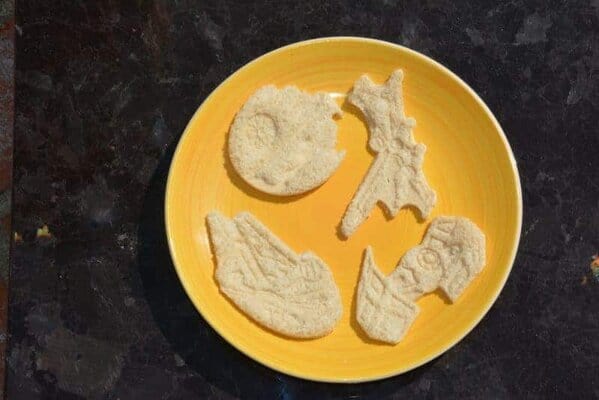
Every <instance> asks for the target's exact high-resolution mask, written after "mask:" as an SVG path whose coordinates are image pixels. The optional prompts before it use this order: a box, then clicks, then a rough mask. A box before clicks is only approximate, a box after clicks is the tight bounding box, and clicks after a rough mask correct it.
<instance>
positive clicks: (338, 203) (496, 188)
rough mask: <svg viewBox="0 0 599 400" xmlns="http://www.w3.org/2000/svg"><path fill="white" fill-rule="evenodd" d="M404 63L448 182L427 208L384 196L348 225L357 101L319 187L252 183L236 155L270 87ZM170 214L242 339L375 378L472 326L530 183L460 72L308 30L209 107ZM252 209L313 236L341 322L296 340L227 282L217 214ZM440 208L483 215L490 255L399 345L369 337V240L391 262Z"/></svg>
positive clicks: (431, 151)
mask: <svg viewBox="0 0 599 400" xmlns="http://www.w3.org/2000/svg"><path fill="white" fill-rule="evenodd" d="M397 68H402V69H403V70H404V72H405V79H404V96H405V103H406V105H405V107H406V114H407V115H408V116H411V117H414V118H415V119H416V121H417V126H416V128H415V130H414V136H415V138H416V140H417V141H418V142H422V143H424V144H426V146H427V149H428V150H427V152H426V154H425V158H424V172H425V175H426V177H427V179H428V181H429V183H430V185H431V187H432V188H433V189H434V190H436V192H437V205H436V206H435V208H434V209H433V212H432V215H431V216H430V218H429V219H427V220H426V221H420V220H419V219H418V218H416V216H415V214H414V212H413V211H412V210H411V209H409V208H404V209H403V210H401V211H400V213H399V215H398V216H397V217H396V218H394V219H392V220H388V219H387V218H385V216H384V214H383V211H382V210H381V209H380V208H379V207H377V208H376V209H375V210H374V211H373V212H372V214H371V216H370V218H368V219H367V220H366V221H365V222H364V223H363V224H362V225H361V226H360V227H359V228H358V230H357V232H356V233H355V234H354V235H353V236H352V237H351V238H350V239H349V240H345V241H343V240H340V239H339V237H338V236H337V235H336V228H337V225H338V224H339V221H340V220H341V217H342V215H343V212H344V210H345V208H346V206H347V204H348V203H349V201H350V199H351V198H352V196H353V194H354V192H355V191H356V189H357V187H358V185H359V184H360V182H361V181H362V178H363V176H364V174H365V173H366V170H367V169H368V166H369V165H370V163H371V161H372V159H373V156H372V154H371V153H369V152H368V151H367V148H366V141H367V138H368V135H367V129H366V126H365V125H364V123H363V122H362V121H361V120H360V118H359V117H358V116H357V115H356V114H354V113H353V110H349V109H347V108H344V112H345V113H344V116H343V118H341V119H340V120H339V121H338V126H339V130H338V148H339V149H346V150H347V155H346V158H345V160H344V161H343V162H342V164H341V166H340V167H339V169H338V170H337V171H336V172H335V173H334V174H333V176H332V177H331V178H330V179H329V181H327V182H326V183H325V184H324V185H322V186H321V187H320V188H318V189H316V190H314V191H312V192H310V193H308V194H305V195H301V196H294V197H274V196H270V195H265V194H263V193H261V192H259V191H257V190H254V189H252V188H251V187H249V186H248V185H247V184H246V183H244V181H243V180H242V179H241V178H240V177H239V176H238V175H237V173H236V172H235V171H234V169H233V168H232V166H231V163H230V162H229V160H228V158H227V155H226V138H227V133H228V129H229V125H230V124H231V122H232V120H233V118H234V116H235V113H236V112H237V111H238V110H239V108H240V107H241V106H242V104H243V103H244V101H245V100H246V99H247V98H248V97H249V96H250V95H251V94H252V93H253V92H254V91H255V90H256V89H258V88H260V87H261V86H264V85H267V84H275V85H277V86H283V85H296V86H298V87H299V88H301V89H305V90H308V91H310V92H314V91H327V92H331V93H337V94H339V96H340V97H339V98H338V101H339V103H340V104H341V103H342V102H343V98H342V97H341V96H344V95H345V94H346V93H347V92H348V91H349V90H350V89H351V87H352V85H353V83H354V82H355V81H356V79H358V77H359V76H360V75H362V74H364V73H367V74H368V75H370V77H371V78H372V79H373V80H375V81H377V82H382V81H383V80H385V79H386V78H387V77H388V75H389V74H390V73H391V72H392V71H393V70H395V69H397ZM165 207H166V227H167V235H168V241H169V246H170V250H171V254H172V258H173V261H174V264H175V267H176V269H177V273H178V275H179V278H180V279H181V282H182V283H183V286H184V287H185V290H186V291H187V294H188V295H189V297H190V298H191V300H192V301H193V303H194V304H195V306H196V308H197V309H198V311H199V312H200V313H201V314H202V316H203V317H204V318H205V319H206V320H207V321H208V322H209V323H210V325H212V327H213V328H214V329H215V330H216V331H217V332H218V333H219V334H220V335H221V336H223V337H224V338H225V339H226V340H227V341H228V342H229V343H231V344H232V345H233V346H235V347H236V348H237V349H239V350H240V351H242V352H243V353H245V354H247V355H248V356H250V357H252V358H253V359H255V360H257V361H259V362H261V363H263V364H265V365H267V366H269V367H271V368H273V369H276V370H279V371H281V372H284V373H287V374H290V375H295V376H298V377H301V378H306V379H312V380H318V381H329V382H362V381H369V380H375V379H380V378H384V377H389V376H392V375H396V374H399V373H402V372H406V371H408V370H410V369H413V368H415V367H417V366H419V365H422V364H424V363H426V362H427V361H429V360H431V359H433V358H435V357H437V356H439V355H440V354H442V353H443V352H444V351H446V350H447V349H449V348H450V347H451V346H453V345H455V344H456V343H457V342H458V341H459V340H460V339H462V338H463V337H464V336H465V335H466V334H467V333H468V332H469V331H470V330H471V329H472V328H473V327H474V326H475V325H476V324H477V323H478V322H479V321H480V320H481V319H482V317H483V316H484V315H485V313H486V312H487V311H488V310H489V308H490V307H491V305H492V304H493V302H494V301H495V299H496V298H497V296H498V294H499V292H500V291H501V289H502V287H503V285H504V283H505V281H506V279H507V277H508V274H509V272H510V269H511V267H512V262H513V260H514V256H515V253H516V249H517V246H518V241H519V237H520V226H521V220H522V196H521V191H520V182H519V178H518V172H517V169H516V163H515V161H514V157H513V155H512V152H511V149H510V147H509V144H508V142H507V140H506V138H505V135H504V134H503V132H502V130H501V127H500V126H499V124H498V123H497V121H496V120H495V118H494V117H493V115H492V114H491V112H490V111H489V109H488V108H487V107H486V106H485V104H484V103H483V102H482V101H481V99H480V98H479V97H478V96H477V95H476V94H475V93H474V92H473V91H472V89H470V88H469V87H468V86H467V85H466V84H465V83H464V82H462V81H461V80H460V79H459V78H458V77H457V76H456V75H454V74H453V73H452V72H450V71H449V70H447V69H446V68H444V67H443V66H441V65H440V64H438V63H436V62H435V61H433V60H431V59H429V58H427V57H425V56H423V55H421V54H419V53H416V52H414V51H412V50H409V49H407V48H404V47H401V46H397V45H394V44H390V43H386V42H381V41H376V40H370V39H363V38H349V37H339V38H324V39H316V40H309V41H306V42H300V43H296V44H292V45H290V46H286V47H283V48H280V49H278V50H275V51H273V52H270V53H268V54H266V55H264V56H262V57H260V58H258V59H256V60H254V61H252V62H250V63H249V64H247V65H246V66H244V67H243V68H241V69H240V70H239V71H237V72H235V73H234V74H233V75H231V77H229V78H228V79H227V80H226V81H224V82H223V83H222V84H221V85H220V86H219V87H218V88H217V89H216V90H214V92H213V93H212V94H211V95H210V96H209V97H208V98H207V99H206V100H205V101H204V103H203V104H202V106H201V107H200V108H199V109H198V110H197V112H196V113H195V115H194V116H193V118H192V119H191V121H190V122H189V125H188V126H187V128H186V129H185V132H184V134H183V136H182V138H181V141H180V143H179V145H178V147H177V151H176V153H175V156H174V159H173V162H172V165H171V169H170V174H169V179H168V184H167V192H166V205H165ZM212 210H220V211H221V212H222V213H224V214H225V215H227V216H233V215H235V214H237V213H238V212H240V211H244V210H247V211H250V212H251V213H252V214H254V215H255V216H256V217H257V218H258V219H259V220H261V221H262V222H263V223H264V224H265V225H266V226H267V227H268V228H270V229H271V231H272V232H273V233H274V234H275V235H277V236H278V237H280V238H281V239H282V240H283V241H284V242H286V243H287V244H288V245H289V246H290V247H291V248H292V249H294V250H295V251H297V252H302V251H305V250H312V251H314V252H315V253H316V254H318V256H320V257H321V258H322V259H323V260H324V261H325V262H326V263H327V264H328V265H329V266H330V267H331V269H332V271H333V275H334V277H335V280H336V282H337V284H338V285H339V289H340V291H341V296H342V300H343V317H342V319H341V321H340V322H339V324H338V325H337V327H336V329H335V330H334V331H333V333H331V334H330V335H328V336H326V337H323V338H320V339H316V340H293V339H289V338H285V337H281V336H278V335H276V334H273V333H271V332H269V331H267V330H265V329H263V328H261V327H260V326H259V325H257V324H255V323H254V322H252V320H250V319H249V318H247V317H246V316H245V315H244V314H242V313H241V312H240V311H239V310H238V309H236V308H235V307H234V306H233V305H232V303H230V302H229V301H228V300H227V299H226V298H225V297H224V296H223V295H222V294H221V293H219V290H218V286H217V284H216V282H215V280H214V278H213V274H214V269H215V264H214V259H213V258H212V255H211V251H210V244H209V238H208V233H207V231H206V225H205V220H204V217H205V216H206V213H208V212H209V211H212ZM438 215H459V216H465V217H468V218H470V219H472V220H473V221H474V222H475V223H476V224H477V225H478V226H479V227H480V228H481V229H482V230H483V231H484V232H485V234H486V236H487V265H486V267H485V268H484V270H483V272H482V273H481V274H480V275H479V276H478V277H477V278H476V279H475V280H474V281H473V282H472V284H471V285H470V286H469V287H468V288H467V290H466V291H465V293H464V294H463V295H462V296H461V297H460V298H459V300H458V301H457V302H456V303H455V304H449V303H448V302H446V301H444V298H443V297H441V296H439V295H438V294H429V295H427V296H425V297H423V298H422V299H420V300H419V301H418V305H419V306H420V309H421V313H420V316H419V317H418V319H417V320H416V322H415V323H414V324H413V325H412V327H411V328H410V330H409V332H408V334H407V336H406V337H405V339H404V340H403V341H402V342H401V343H400V344H398V345H396V346H389V345H384V344H379V343H375V342H372V341H370V340H368V338H367V337H366V336H365V335H364V333H363V332H362V331H361V330H360V328H359V326H358V324H357V322H356V319H355V316H354V307H355V304H354V303H353V299H354V291H355V288H356V285H357V282H358V274H359V271H360V262H361V260H362V252H363V251H364V249H365V248H366V246H368V245H372V247H373V249H374V254H375V258H376V261H377V263H378V264H379V266H380V268H381V269H382V270H383V272H385V273H390V272H391V271H392V270H393V269H394V268H395V266H396V264H397V262H398V261H399V259H400V258H401V257H402V255H403V254H404V253H405V252H406V251H407V250H408V249H410V248H411V247H413V246H415V245H417V244H418V243H420V240H421V239H422V237H423V235H424V232H425V230H426V227H427V226H428V223H429V222H430V220H431V219H432V218H434V217H435V216H438Z"/></svg>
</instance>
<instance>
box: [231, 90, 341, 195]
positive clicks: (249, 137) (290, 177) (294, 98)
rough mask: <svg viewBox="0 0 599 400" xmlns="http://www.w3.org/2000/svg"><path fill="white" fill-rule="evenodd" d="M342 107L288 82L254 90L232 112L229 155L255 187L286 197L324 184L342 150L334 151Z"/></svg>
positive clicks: (320, 95) (338, 161) (243, 175)
mask: <svg viewBox="0 0 599 400" xmlns="http://www.w3.org/2000/svg"><path fill="white" fill-rule="evenodd" d="M334 115H341V109H340V108H339V106H338V105H337V103H335V101H333V99H332V98H331V96H329V95H328V94H326V93H315V94H309V93H306V92H302V91H300V90H299V89H298V88H296V87H293V86H287V87H285V88H283V89H277V88H276V87H275V86H273V85H268V86H265V87H263V88H261V89H259V90H258V91H256V92H255V93H254V94H253V95H252V96H251V97H250V98H249V99H248V100H247V101H246V103H245V104H244V105H243V107H242V108H241V110H239V112H238V113H237V115H236V116H235V120H234V121H233V124H232V126H231V131H230V134H229V146H228V147H229V157H230V159H231V162H232V164H233V167H234V168H235V170H236V171H237V172H238V173H239V175H241V177H242V178H243V179H244V180H245V181H246V182H247V183H249V184H250V185H251V186H253V187H254V188H256V189H258V190H261V191H263V192H266V193H270V194H274V195H280V196H290V195H294V194H299V193H303V192H307V191H308V190H311V189H314V188H316V187H318V186H320V185H321V184H323V183H324V182H325V181H326V180H327V179H328V178H329V177H330V176H331V175H332V174H333V172H334V171H335V170H336V169H337V167H338V166H339V163H340V162H341V160H342V159H343V157H344V156H345V151H337V150H335V145H336V142H337V124H336V123H335V122H334V121H333V119H332V117H333V116H334Z"/></svg>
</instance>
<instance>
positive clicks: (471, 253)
mask: <svg viewBox="0 0 599 400" xmlns="http://www.w3.org/2000/svg"><path fill="white" fill-rule="evenodd" d="M484 265H485V236H484V234H483V233H482V231H481V230H480V229H479V228H478V227H477V226H476V225H475V224H474V223H473V222H471V221H470V220H468V219H467V218H463V217H437V218H435V219H434V220H433V221H432V222H431V225H430V226H429V228H428V230H427V232H426V235H425V236H424V239H423V240H422V243H421V244H420V245H418V246H416V247H414V248H412V249H410V250H409V251H408V252H407V253H406V254H405V255H404V256H403V257H402V259H401V261H400V262H399V264H398V265H397V267H396V268H395V270H394V271H393V272H392V273H391V274H390V275H389V276H387V277H385V276H384V275H383V274H382V273H381V272H380V271H379V269H378V267H377V266H376V264H375V263H374V259H373V256H372V249H371V248H370V247H369V248H367V249H366V252H365V256H364V261H363V263H362V274H361V276H360V282H359V283H358V291H357V296H358V297H357V301H356V302H357V308H356V312H357V320H358V323H359V324H360V326H361V327H362V329H363V330H364V331H365V332H366V334H367V335H368V336H369V337H371V338H373V339H376V340H380V341H383V342H387V343H398V342H399V341H400V340H401V339H402V338H403V337H404V336H405V334H406V332H407V331H408V329H409V327H410V325H411V324H412V322H414V320H415V319H416V316H417V315H418V307H417V306H416V304H415V301H416V300H417V299H418V298H419V297H421V296H422V295H424V294H426V293H430V292H432V291H434V290H435V289H437V288H441V290H443V292H444V293H445V294H446V295H447V297H448V298H449V300H451V301H452V302H455V301H456V300H457V299H458V297H459V296H460V295H461V294H462V293H463V291H464V290H465V289H466V287H467V286H468V285H469V284H470V282H472V280H473V279H474V277H476V275H478V273H479V272H480V271H481V270H482V268H483V267H484Z"/></svg>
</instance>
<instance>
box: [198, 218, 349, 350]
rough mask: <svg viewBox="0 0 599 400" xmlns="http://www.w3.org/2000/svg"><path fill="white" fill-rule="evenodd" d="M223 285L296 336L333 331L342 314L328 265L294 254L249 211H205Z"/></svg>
mask: <svg viewBox="0 0 599 400" xmlns="http://www.w3.org/2000/svg"><path fill="white" fill-rule="evenodd" d="M206 220H207V224H208V228H209V233H210V240H211V242H212V246H213V252H214V255H215V257H216V261H217V268H216V274H215V277H216V280H217V282H218V284H219V287H220V290H221V291H222V293H224V294H225V295H226V296H227V297H228V298H229V299H231V300H232V301H233V303H235V304H236V305H237V306H238V307H239V308H240V309H241V310H242V311H243V312H245V313H246V314H247V315H248V316H250V317H251V318H252V319H254V320H255V321H257V322H258V323H260V324H262V325H264V326H266V327H267V328H270V329H272V330H273V331H276V332H279V333H282V334H284V335H287V336H291V337H296V338H314V337H319V336H324V335H326V334H328V333H330V332H331V331H332V330H333V328H334V327H335V325H336V324H337V322H338V321H339V319H340V318H341V314H342V304H341V297H340V295H339V289H338V288H337V285H336V284H335V282H334V280H333V275H332V273H331V271H330V269H329V267H328V266H327V265H326V264H325V263H324V262H323V261H322V260H321V259H320V258H318V257H317V256H316V255H314V254H313V253H310V252H305V253H302V254H299V255H298V254H296V253H295V252H294V251H293V250H291V249H290V248H289V247H287V245H285V244H284V243H283V242H282V241H281V240H280V239H279V238H277V237H276V236H275V235H274V234H272V233H271V232H270V231H269V230H268V229H267V228H266V227H265V226H264V225H262V224H261V223H260V222H259V221H258V220H257V219H256V218H255V217H253V216H252V215H251V214H250V213H247V212H242V213H239V214H238V215H237V216H236V217H234V218H232V219H229V218H226V217H225V216H223V215H222V214H220V213H218V212H211V213H209V214H208V216H207V217H206Z"/></svg>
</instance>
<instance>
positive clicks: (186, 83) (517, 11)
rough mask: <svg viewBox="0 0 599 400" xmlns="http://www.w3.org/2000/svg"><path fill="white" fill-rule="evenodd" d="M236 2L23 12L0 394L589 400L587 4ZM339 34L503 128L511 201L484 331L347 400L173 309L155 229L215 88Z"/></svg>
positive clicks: (594, 294) (597, 208)
mask: <svg viewBox="0 0 599 400" xmlns="http://www.w3.org/2000/svg"><path fill="white" fill-rule="evenodd" d="M238 3H239V4H238V5H235V4H236V3H235V2H233V1H221V0H209V1H204V2H198V1H191V0H188V1H185V0H180V1H172V2H164V3H162V2H158V1H149V0H148V1H145V0H137V1H129V2H125V1H123V2H117V1H98V2H87V1H72V0H68V1H67V0H64V1H58V0H56V1H51V2H49V1H32V0H29V1H20V2H18V4H17V32H18V34H17V38H16V44H17V59H16V66H17V73H16V126H15V154H14V157H15V169H14V211H13V229H14V230H15V231H16V232H18V234H19V235H20V236H22V240H20V241H17V242H15V243H14V247H13V250H14V252H13V259H12V270H11V292H10V310H9V314H10V317H9V318H10V321H9V322H10V341H9V353H8V378H7V379H8V383H7V384H8V394H9V398H10V399H11V400H12V399H122V400H129V399H144V400H146V399H196V398H207V399H232V398H250V399H252V398H253V399H267V398H276V399H299V398H321V399H332V398H369V399H382V398H397V399H399V398H430V399H433V398H441V399H445V398H460V399H477V398H494V399H513V398H563V396H566V397H575V398H593V397H598V396H599V308H598V306H599V282H598V281H596V280H595V279H594V278H593V276H592V275H591V269H590V263H591V261H592V256H593V255H594V254H595V253H597V252H598V251H599V182H598V181H599V179H598V178H599V174H598V171H599V156H598V149H599V79H597V76H598V74H599V28H598V27H599V1H597V0H592V1H590V2H587V1H569V2H555V1H538V2H525V1H523V0H514V1H511V2H509V3H508V2H501V3H499V4H482V3H481V2H471V4H470V5H466V4H465V2H463V3H461V2H453V1H428V2H422V1H414V2H409V3H403V2H398V1H394V0H382V1H373V2H363V1H340V0H337V1H322V0H318V1H312V0H308V1H301V2H298V1H266V0H260V1H257V2H238ZM457 3H461V4H462V5H458V4H457ZM485 3H486V2H485ZM331 35H355V36H368V37H376V38H380V39H384V40H388V41H391V42H395V43H400V44H403V45H406V46H409V47H411V48H413V49H415V50H418V51H420V52H422V53H424V54H426V55H429V56H431V57H433V58H435V59H436V60H438V61H440V62H442V63H443V64H445V65H446V66H447V67H449V68H450V69H451V70H453V71H454V72H456V73H457V74H458V75H460V76H461V77H462V78H463V79H464V80H465V81H466V82H468V83H469V84H470V85H471V86H472V87H473V88H474V89H475V90H476V91H477V92H478V93H479V94H480V95H481V97H482V98H483V99H484V100H485V101H486V102H487V104H488V105H489V107H490V108H491V109H492V110H493V111H494V113H495V115H496V116H497V118H498V120H499V121H500V123H501V124H502V126H503V127H504V129H505V132H506V135H507V136H508V138H509V140H510V142H511V144H512V146H513V149H514V152H515V155H516V158H517V160H518V165H519V168H520V171H521V178H522V185H523V193H524V204H525V212H524V226H523V231H522V242H521V246H520V250H519V253H518V256H517V259H516V262H515V265H514V269H513V272H512V274H511V276H510V279H509V281H508V282H507V285H506V287H505V289H504V291H503V292H502V294H501V296H500V297H499V299H498V301H497V303H496V304H495V305H494V307H493V308H492V309H491V311H490V312H489V314H488V315H487V316H486V317H485V318H484V320H483V321H482V322H481V323H480V324H479V326H478V327H476V328H475V329H474V331H473V332H472V333H471V334H470V335H468V337H467V338H466V339H464V340H463V341H462V342H461V343H459V344H458V345H457V346H455V347H454V348H452V349H451V350H450V351H448V352H447V353H446V354H444V355H443V356H441V357H439V358H437V359H436V360H434V361H432V362H430V363H428V364H427V365H425V366H423V367H421V368H419V369H417V370H415V371H412V372H410V373H407V374H405V375H402V376H398V377H395V378H391V379H387V380H384V381H380V382H374V383H368V384H360V385H329V384H323V383H312V382H306V381H302V380H299V379H295V378H291V377H288V376H285V375H281V374H279V373H276V372H274V371H271V370H269V369H267V368H265V367H263V366H261V365H259V364H257V363H255V362H253V361H251V360H249V359H248V358H246V357H245V356H243V355H241V354H240V353H239V352H237V351H236V350H234V349H233V348H232V347H231V346H229V345H228V344H227V343H225V342H224V341H223V340H222V339H221V338H220V337H219V336H218V335H217V334H216V333H215V332H214V331H213V330H212V329H211V328H210V327H208V326H207V325H206V323H205V322H204V321H203V320H202V318H201V317H200V316H199V315H198V314H197V312H196V311H195V309H194V308H193V306H192V305H191V303H190V302H189V300H188V299H187V298H186V296H185V294H184V293H183V291H182V289H181V286H180V285H179V283H178V280H177V278H176V276H175V274H174V271H173V268H172V265H171V261H170V257H169V254H168V249H167V246H166V242H165V234H164V226H163V223H162V220H163V210H162V206H163V194H164V186H165V179H166V173H167V169H168V166H169V162H170V160H171V157H172V153H173V149H174V146H175V144H176V142H177V140H178V137H179V135H180V134H181V132H182V130H183V128H184V126H185V124H186V123H187V121H188V119H189V118H190V117H191V115H192V114H193V112H194V110H195V109H196V108H197V107H198V105H199V104H200V103H201V102H202V100H203V99H204V98H205V97H206V96H207V95H208V94H209V93H210V91H212V90H213V89H214V88H215V87H216V86H217V85H218V84H219V83H220V82H221V81H222V80H223V79H224V78H226V77H227V76H228V75H229V74H230V73H231V72H233V71H234V70H236V69H237V68H239V67H240V66H242V65H243V64H244V63H246V62H248V61H250V60H252V59H253V58H255V57H257V56H259V55H261V54H263V53H264V52H266V51H268V50H272V49H274V48H277V47H279V46H281V45H284V44H288V43H291V42H295V41H299V40H303V39H308V38H313V37H319V36H331ZM44 225H45V226H47V228H48V229H47V230H46V229H40V231H39V232H38V228H43V227H44Z"/></svg>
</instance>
